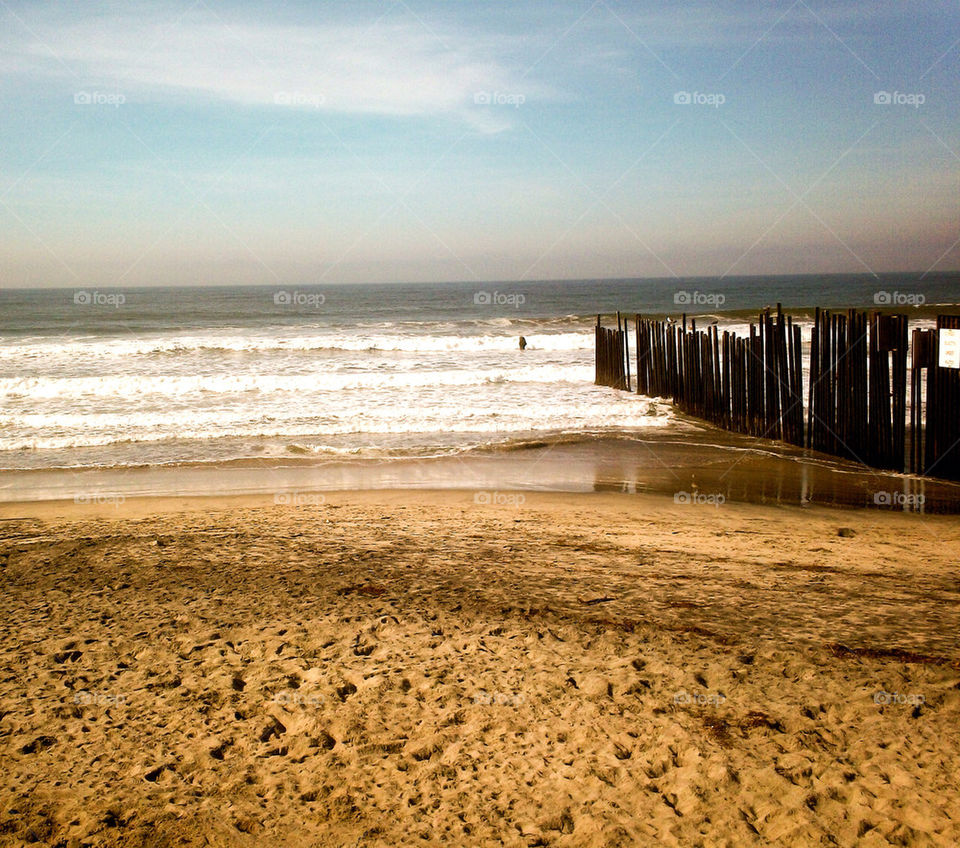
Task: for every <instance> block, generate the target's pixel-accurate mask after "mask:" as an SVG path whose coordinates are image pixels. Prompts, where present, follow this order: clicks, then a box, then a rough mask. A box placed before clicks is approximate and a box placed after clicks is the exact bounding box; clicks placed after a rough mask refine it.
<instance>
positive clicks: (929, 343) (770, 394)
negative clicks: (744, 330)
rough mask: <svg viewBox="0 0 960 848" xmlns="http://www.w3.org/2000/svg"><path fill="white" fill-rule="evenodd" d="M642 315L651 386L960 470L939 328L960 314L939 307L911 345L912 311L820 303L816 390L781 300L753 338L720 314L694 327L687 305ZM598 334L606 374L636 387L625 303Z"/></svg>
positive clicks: (902, 465)
mask: <svg viewBox="0 0 960 848" xmlns="http://www.w3.org/2000/svg"><path fill="white" fill-rule="evenodd" d="M635 320H636V378H637V379H636V384H637V392H638V393H640V394H644V395H648V396H651V397H663V398H670V399H671V400H673V402H674V403H675V404H676V405H677V407H678V408H679V409H680V410H682V411H683V412H685V413H687V414H689V415H693V416H696V417H698V418H702V419H704V420H706V421H709V422H711V423H713V424H715V425H717V426H718V427H723V428H724V429H727V430H732V431H734V432H737V433H744V434H747V435H751V436H757V437H761V438H769V439H778V440H781V441H784V442H787V443H789V444H793V445H797V446H798V447H806V448H810V449H812V450H817V451H821V452H823V453H829V454H833V455H835V456H842V457H846V458H849V459H852V460H855V461H858V462H861V463H863V464H865V465H869V466H872V467H875V468H882V469H887V470H892V471H905V470H910V471H912V472H914V473H917V474H928V475H935V476H937V477H943V478H946V479H951V480H960V369H958V368H954V367H941V365H940V360H939V351H938V344H939V341H938V340H939V339H940V337H941V332H940V331H941V330H944V329H947V330H949V329H960V316H940V317H939V318H938V319H937V330H936V331H934V330H926V331H923V330H914V332H913V339H912V346H911V345H909V344H908V340H907V338H908V333H907V330H908V326H907V325H908V321H907V316H906V315H885V314H881V313H879V312H871V313H867V312H863V311H858V310H855V309H850V310H847V311H846V312H842V313H839V312H828V311H827V310H823V309H819V308H818V309H817V310H816V313H815V317H814V326H813V329H812V331H811V336H810V342H809V349H810V356H809V364H810V378H809V385H808V387H807V392H806V394H805V393H804V385H803V383H804V380H803V339H802V337H801V331H800V327H799V325H797V324H794V323H793V320H792V319H791V318H790V317H789V316H785V315H784V313H783V310H782V309H781V308H780V306H779V304H778V306H777V308H776V310H775V311H774V310H770V309H765V310H764V311H762V312H761V313H760V314H759V318H758V321H757V323H756V324H751V325H750V333H749V336H743V337H740V336H737V335H736V334H735V333H731V332H728V331H723V332H720V331H719V330H718V329H717V326H716V325H715V324H714V325H711V326H710V327H708V328H707V329H706V330H697V327H696V322H694V321H691V323H690V329H689V330H688V329H687V319H686V316H685V315H684V316H683V317H682V319H681V322H680V323H677V322H674V321H673V320H671V319H667V320H655V319H648V318H643V317H642V316H641V315H636V317H635ZM596 339H597V348H596V351H597V357H596V362H597V368H596V382H597V384H599V385H605V386H612V387H614V388H618V389H625V390H630V389H631V388H632V385H631V380H630V364H629V363H630V357H629V345H628V342H627V322H626V320H625V319H624V320H621V318H620V314H619V313H618V314H617V329H616V330H612V329H605V328H604V327H602V326H601V321H600V316H597V328H596ZM911 354H912V356H911ZM908 359H910V377H911V383H910V384H911V393H910V405H909V410H910V414H909V417H910V427H909V430H908V428H907V417H908V416H907V410H908V405H907V366H908ZM924 372H925V373H924ZM924 380H925V381H926V383H925V387H924ZM804 398H806V400H807V409H806V417H805V416H804Z"/></svg>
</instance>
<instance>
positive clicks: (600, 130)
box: [0, 0, 960, 288]
mask: <svg viewBox="0 0 960 848" xmlns="http://www.w3.org/2000/svg"><path fill="white" fill-rule="evenodd" d="M0 115H2V119H0V287H7V288H16V287H35V286H78V285H83V286H89V285H93V286H101V287H106V286H121V287H127V286H139V285H198V284H200V285H206V284H216V285H226V284H265V285H266V284H277V283H284V284H297V285H308V284H323V283H344V282H403V281H408V282H422V281H444V280H468V281H475V280H476V281H479V280H482V281H487V280H537V279H564V278H576V279H581V278H605V277H689V276H707V275H716V276H727V277H729V276H737V275H746V274H778V273H832V272H853V273H883V272H889V271H907V270H910V271H920V272H931V271H945V270H956V269H960V120H958V118H960V6H958V4H957V3H956V2H955V0H952V2H946V0H917V2H910V3H904V2H902V0H895V2H894V1H893V0H871V2H860V0H853V2H836V1H835V2H822V0H820V1H819V2H818V0H795V2H792V0H783V2H780V0H777V2H769V0H767V2H747V0H737V1H736V2H733V1H732V0H731V2H718V3H702V2H682V0H681V2H675V3H663V2H647V0H633V1H632V2H620V1H619V0H596V2H592V0H583V2H581V0H570V1H569V2H536V1H535V0H513V2H484V1H483V0H480V2H466V1H465V0H443V1H442V2H416V0H377V1H376V2H367V1H366V0H350V2H336V3H333V2H329V3H328V2H313V3H307V2H296V1H295V0H294V2H282V3H270V2H266V3H264V2H260V3H252V2H251V3H246V2H213V1H212V0H184V2H165V3H159V2H157V3H142V2H137V1H136V0H132V1H131V0H125V2H115V3H103V2H85V3H50V2H45V3H39V2H16V0H0Z"/></svg>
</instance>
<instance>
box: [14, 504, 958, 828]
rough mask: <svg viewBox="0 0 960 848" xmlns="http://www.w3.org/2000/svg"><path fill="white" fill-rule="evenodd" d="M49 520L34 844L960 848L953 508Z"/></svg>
mask: <svg viewBox="0 0 960 848" xmlns="http://www.w3.org/2000/svg"><path fill="white" fill-rule="evenodd" d="M44 509H47V510H48V511H47V512H44V511H43V510H44ZM51 509H53V508H52V507H40V508H36V509H35V512H34V514H33V515H31V514H30V510H29V508H27V507H25V506H23V505H21V506H20V507H15V506H14V507H8V508H7V512H6V513H5V515H4V517H5V519H6V520H4V521H3V522H0V538H2V542H0V581H2V588H3V592H2V594H0V603H2V605H3V607H2V612H3V615H2V617H0V622H2V624H0V657H2V677H0V714H2V715H0V744H2V745H3V752H4V753H3V759H4V763H5V765H4V769H3V781H2V783H0V842H2V843H3V844H21V843H22V842H24V841H32V842H34V843H40V844H50V845H54V844H63V845H70V844H75V845H80V844H85V845H120V844H123V845H138V844H139V845H158V844H159V845H166V844H169V845H176V844H213V845H245V844H249V845H260V844H280V845H331V846H332V845H427V844H456V845H490V844H506V845H518V846H519V845H558V846H562V845H597V846H600V845H744V844H757V845H768V844H791V845H806V844H817V845H819V844H838V845H852V844H862V845H886V844H901V845H907V844H938V845H953V844H957V843H958V842H960V821H958V814H957V812H956V810H957V809H958V808H960V804H958V803H957V802H958V795H960V790H958V783H957V778H956V775H957V774H958V773H960V768H958V767H960V756H958V754H960V751H958V748H960V743H958V740H957V734H956V725H957V718H958V714H960V650H958V647H957V636H956V634H957V633H958V624H960V606H958V600H960V579H958V578H960V569H958V566H957V562H956V555H955V553H956V551H957V550H960V522H958V521H957V520H956V519H950V518H925V517H923V516H906V515H896V514H889V513H877V512H839V511H829V510H805V511H801V510H784V509H770V508H765V507H759V506H740V505H734V504H727V505H725V506H723V507H721V508H713V507H709V508H708V507H690V506H687V507H682V506H677V505H674V504H672V503H671V502H668V501H666V500H664V499H660V498H643V497H614V496H602V497H600V496H597V497H593V496H573V495H568V496H560V495H556V496H552V495H528V496H527V497H526V498H525V500H524V502H523V503H522V505H520V506H515V507H510V508H507V507H503V506H492V505H490V506H478V505H477V504H475V503H474V502H473V500H472V499H471V498H470V497H469V496H467V495H462V494H455V493H391V494H389V495H385V494H382V493H364V494H363V495H362V496H360V495H356V494H342V495H335V496H334V495H331V496H329V497H327V498H325V502H324V504H323V505H322V506H317V507H289V506H286V507H284V506H264V505H262V504H261V503H260V502H257V501H251V500H239V501H236V500H235V501H230V502H218V501H217V500H209V501H206V502H202V503H191V504H184V503H173V504H168V505H167V507H166V508H157V506H156V505H154V508H152V509H151V507H150V505H149V504H147V505H143V504H130V505H128V506H127V507H126V508H121V509H118V510H114V511H113V512H112V513H111V512H109V511H99V512H98V511H95V510H87V511H84V510H71V509H69V508H68V509H67V510H66V514H63V515H60V516H59V517H55V516H54V513H52V512H50V510H51ZM57 509H58V510H59V507H57ZM17 514H19V516H20V517H17ZM37 516H40V517H37ZM841 527H845V528H849V530H850V531H852V532H851V533H849V534H845V535H840V533H839V532H838V531H839V530H840V528H841Z"/></svg>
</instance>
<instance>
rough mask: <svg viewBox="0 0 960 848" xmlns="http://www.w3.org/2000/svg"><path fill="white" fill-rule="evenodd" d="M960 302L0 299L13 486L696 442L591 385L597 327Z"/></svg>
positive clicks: (802, 287)
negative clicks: (154, 473) (75, 477)
mask: <svg viewBox="0 0 960 848" xmlns="http://www.w3.org/2000/svg"><path fill="white" fill-rule="evenodd" d="M958 300H960V274H955V273H954V274H929V275H927V276H925V277H924V278H922V279H921V278H920V276H919V275H905V274H900V275H885V276H882V277H880V278H876V277H873V276H870V275H818V276H777V277H741V278H726V279H715V278H697V279H683V280H676V279H663V280H640V279H636V280H579V281H553V282H549V281H547V282H535V283H516V282H501V283H485V284H478V283H446V284H418V285H406V284H392V285H373V284H371V285H350V286H347V285H330V286H311V285H277V286H270V287H215V288H140V289H135V288H131V289H112V288H102V289H97V288H94V287H86V288H76V289H57V290H30V291H27V290H0V471H26V470H34V469H54V468H59V469H67V468H71V469H86V468H133V467H144V466H163V465H181V466H182V465H194V464H207V463H214V464H221V465H222V464H229V463H265V464H270V463H275V464H290V463H322V462H330V461H350V460H352V459H371V460H378V459H385V458H386V459H391V458H408V457H443V456H449V455H461V454H464V453H471V452H490V451H506V450H516V449H518V448H522V447H524V446H525V445H537V446H542V445H544V444H551V443H555V442H562V443H564V444H570V443H571V442H577V441H580V440H583V441H589V440H597V439H610V438H617V437H621V436H622V437H635V436H637V435H638V434H643V433H654V432H656V433H659V434H661V435H662V434H665V433H669V434H673V435H675V436H676V437H677V438H679V439H681V440H682V438H683V433H684V432H685V429H689V428H690V423H689V422H686V421H684V420H683V418H682V417H681V416H678V415H677V414H675V413H674V412H673V410H672V409H671V407H670V405H669V403H666V402H662V401H660V400H658V399H655V398H647V397H642V396H638V395H636V394H629V393H625V392H618V391H615V390H612V389H608V388H602V387H597V386H594V385H593V356H594V351H593V326H594V324H595V322H596V316H597V314H598V313H603V314H604V315H606V316H609V314H610V313H613V312H615V311H616V310H621V311H623V312H624V313H628V314H631V315H632V314H633V313H635V312H641V313H644V314H647V315H664V314H667V315H679V314H680V313H681V312H686V313H687V314H688V315H689V316H699V318H700V320H701V321H706V322H709V321H718V322H719V324H720V326H721V327H722V328H730V329H735V330H739V331H741V332H743V331H744V330H745V329H746V327H747V325H748V323H749V320H750V318H751V317H753V316H754V314H755V313H756V311H757V310H758V309H760V308H762V307H764V306H767V305H770V306H772V305H774V304H776V303H777V302H781V303H782V304H783V305H784V307H785V308H786V309H787V310H789V311H790V313H791V314H792V315H794V316H795V318H797V319H799V320H800V321H801V324H803V325H804V326H805V327H806V326H808V325H809V323H810V321H811V319H812V311H813V308H814V307H815V306H825V307H848V306H854V307H864V308H875V307H876V305H877V304H878V303H880V304H881V305H883V306H890V307H894V308H899V310H900V311H905V312H908V313H909V314H910V315H911V318H912V319H913V321H914V324H915V326H932V325H933V321H934V317H935V315H936V313H937V311H938V310H939V311H943V310H944V309H946V308H947V307H949V306H952V305H954V304H956V303H957V301H958ZM608 325H609V324H608ZM521 336H523V337H524V338H525V340H526V343H527V346H526V349H525V350H521V349H520V344H519V340H520V337H521Z"/></svg>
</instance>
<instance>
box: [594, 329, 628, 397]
mask: <svg viewBox="0 0 960 848" xmlns="http://www.w3.org/2000/svg"><path fill="white" fill-rule="evenodd" d="M626 326H627V324H626V320H624V321H623V326H622V327H621V321H620V313H619V312H618V313H617V329H616V330H608V329H606V328H604V327H601V326H600V316H599V315H598V316H597V368H596V379H595V380H594V382H595V383H596V384H597V385H598V386H611V387H612V388H614V389H624V390H626V391H630V351H629V348H628V346H627V329H626Z"/></svg>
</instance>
